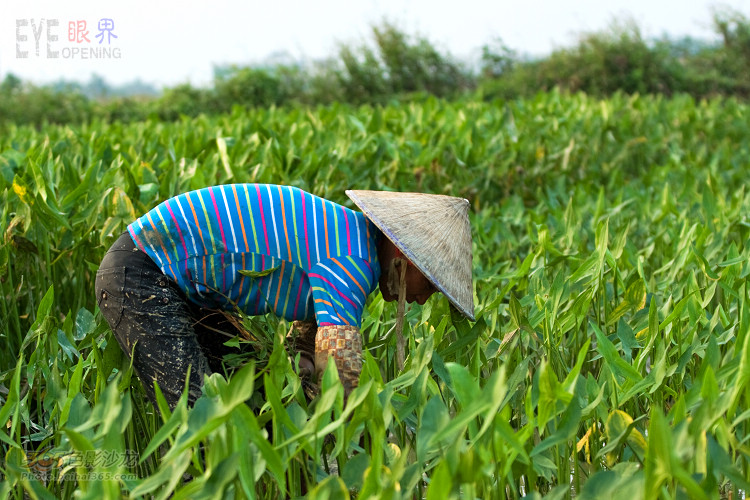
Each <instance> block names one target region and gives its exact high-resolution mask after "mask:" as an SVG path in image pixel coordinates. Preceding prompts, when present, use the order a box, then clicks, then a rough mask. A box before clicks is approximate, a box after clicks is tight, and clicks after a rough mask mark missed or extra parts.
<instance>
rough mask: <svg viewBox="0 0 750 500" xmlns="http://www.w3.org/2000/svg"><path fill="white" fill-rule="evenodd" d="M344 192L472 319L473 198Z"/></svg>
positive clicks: (380, 192) (436, 286)
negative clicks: (469, 214)
mask: <svg viewBox="0 0 750 500" xmlns="http://www.w3.org/2000/svg"><path fill="white" fill-rule="evenodd" d="M346 195H347V196H348V197H349V198H351V200H352V201H353V202H354V203H355V204H356V205H357V206H358V207H359V208H360V209H361V210H362V212H364V214H365V216H366V217H367V218H368V219H370V220H371V221H372V222H373V223H374V224H375V225H376V226H377V227H378V229H380V230H381V231H382V232H383V234H385V235H386V237H388V239H389V240H391V241H392V242H393V244H394V245H396V248H398V249H399V250H401V252H402V253H403V254H404V255H405V256H406V258H407V259H409V261H410V262H411V263H412V264H414V265H415V266H416V267H417V269H419V270H420V271H421V272H422V274H424V275H425V277H426V278H427V279H428V280H429V281H430V282H431V283H432V284H433V285H435V288H437V289H438V290H440V292H442V293H443V294H444V295H445V296H446V297H447V298H448V300H449V301H450V303H451V304H453V305H454V306H456V307H457V308H458V310H459V311H461V313H462V314H463V315H464V316H466V317H467V318H469V319H471V320H472V321H473V320H474V294H473V289H472V282H471V227H470V225H469V216H468V213H469V202H468V200H465V199H463V198H456V197H453V196H443V195H436V194H423V193H397V192H389V191H361V190H349V191H346Z"/></svg>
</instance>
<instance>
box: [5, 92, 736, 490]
mask: <svg viewBox="0 0 750 500" xmlns="http://www.w3.org/2000/svg"><path fill="white" fill-rule="evenodd" d="M748 114H749V110H748V107H747V105H746V104H744V103H741V102H738V101H736V100H734V99H713V100H701V101H696V100H694V99H693V98H691V97H689V96H685V95H680V96H675V97H672V98H667V97H644V96H637V95H636V96H626V95H624V94H616V95H614V96H612V97H611V98H607V99H598V98H594V97H589V96H586V95H585V94H582V93H576V94H567V93H562V92H559V91H552V92H545V93H539V94H537V95H535V96H533V97H529V98H525V99H518V100H512V101H503V100H493V101H483V100H480V99H475V98H464V99H458V100H450V101H449V100H442V99H437V98H434V97H428V98H424V99H422V100H419V101H416V102H394V103H391V104H388V105H385V106H381V105H376V106H370V105H365V106H360V107H354V106H351V105H344V104H332V105H329V106H325V107H322V106H321V107H317V108H309V107H283V108H276V107H270V108H268V109H263V108H257V109H250V110H247V109H242V108H239V107H236V108H234V109H233V111H232V112H231V113H229V114H224V115H217V116H213V117H208V116H199V117H195V118H188V117H182V118H180V119H179V120H176V121H173V122H165V121H160V120H158V119H156V118H153V119H149V120H145V121H141V122H133V123H122V122H112V123H109V122H105V121H98V120H94V121H92V122H89V123H85V124H82V125H69V126H56V125H45V126H43V127H41V128H40V129H35V128H31V127H27V126H17V125H10V126H9V127H8V130H7V132H6V133H5V134H3V135H2V136H0V230H1V231H2V243H1V245H0V277H2V278H0V288H1V291H0V313H1V314H2V316H1V317H2V323H1V324H0V334H2V336H3V347H4V348H3V349H2V350H1V351H0V402H1V403H2V404H1V405H0V422H2V424H3V425H2V426H1V427H0V442H2V451H3V457H4V458H3V461H2V464H1V468H0V472H1V473H2V483H0V493H1V494H2V495H3V496H10V497H12V498H23V497H24V495H29V496H31V497H35V498H55V497H58V498H59V497H63V498H69V497H72V496H73V495H74V492H77V493H76V494H77V495H79V496H82V497H86V498H88V497H98V498H102V497H105V498H109V497H118V496H120V495H125V496H131V497H135V498H140V497H150V496H156V497H159V498H166V497H172V498H188V497H189V498H194V497H199V496H200V497H215V498H224V497H227V498H235V497H247V498H256V497H259V498H278V497H286V496H289V497H296V496H299V495H304V494H307V495H308V496H310V497H313V498H318V497H320V498H323V497H325V498H329V497H336V498H339V497H347V496H350V495H351V496H356V497H358V498H368V497H375V498H415V497H426V498H475V497H479V498H505V497H510V498H519V497H523V496H528V497H530V498H536V497H539V496H541V495H546V496H549V498H569V497H571V496H573V495H574V494H575V496H576V498H602V496H604V495H608V496H610V497H612V498H623V497H627V498H630V499H632V498H647V499H651V498H685V497H689V498H722V497H728V495H730V494H731V495H732V498H739V497H740V495H742V494H744V492H746V491H747V489H748V484H750V483H749V482H750V466H749V464H748V460H749V459H750V449H748V446H747V439H748V435H749V434H748V418H749V417H750V404H749V403H750V335H748V332H749V331H750V311H749V310H748V292H749V290H748V287H747V279H748V275H750V264H749V263H748V252H749V251H750V248H749V247H748V237H750V223H749V221H748V216H747V214H748V208H749V207H748V205H749V204H750V201H749V200H748V197H747V193H746V185H747V180H748V173H747V172H748V167H749V166H750V165H749V164H750V151H749V149H750V146H749V145H748V144H749V143H748V141H747V138H748V136H749V134H750V130H749V127H750V125H748V124H749V123H750V119H749V117H748ZM226 182H270V183H286V184H293V185H296V186H299V187H302V188H304V189H307V190H309V191H311V192H313V193H316V194H318V195H321V196H324V197H327V198H329V199H332V200H334V201H337V202H339V203H347V200H346V198H345V196H344V190H345V189H347V188H350V187H356V188H360V189H367V188H372V189H398V190H411V191H423V192H431V193H445V194H451V195H457V196H464V197H466V198H468V199H469V200H470V202H471V206H472V214H471V223H472V228H473V238H474V276H475V292H476V305H477V307H476V313H477V321H476V322H475V323H469V322H467V321H466V320H462V319H460V318H458V317H456V316H455V315H454V314H453V313H452V312H451V310H450V309H449V308H448V305H447V302H446V301H445V299H444V298H442V297H434V298H431V299H430V300H429V301H428V303H427V304H426V305H425V306H424V307H414V308H412V309H411V310H410V311H409V312H408V316H407V317H408V321H407V333H408V338H409V345H408V359H407V363H406V367H405V369H404V370H403V371H401V372H399V371H398V370H397V369H396V368H395V366H394V361H393V358H394V350H395V339H393V338H392V335H389V334H388V332H389V329H390V327H391V326H392V325H393V318H394V316H395V315H394V312H395V311H394V309H395V308H394V306H393V305H391V304H385V303H384V302H383V301H382V299H381V297H380V296H379V295H377V294H376V295H375V296H373V297H371V298H370V300H369V301H368V305H367V310H366V312H365V320H364V323H363V333H364V336H365V344H366V348H367V349H366V355H365V367H364V370H363V374H362V378H361V382H360V388H359V389H358V390H357V391H356V392H355V393H354V394H353V395H352V397H351V398H350V399H349V401H348V404H346V405H345V404H344V401H343V394H342V391H341V388H340V387H339V385H338V384H337V380H336V374H335V370H331V369H329V370H328V371H327V372H326V375H325V378H324V381H323V391H322V394H321V395H320V397H319V398H317V399H316V400H315V401H314V402H312V403H310V402H308V401H307V400H306V398H305V397H304V394H303V390H302V386H301V383H300V380H299V379H298V378H297V376H296V375H295V372H294V370H293V367H292V364H291V362H290V361H289V360H288V359H287V357H286V354H285V352H284V350H283V346H282V342H281V339H282V336H283V334H284V333H285V332H286V329H287V325H285V324H284V323H282V322H279V321H277V320H275V319H274V318H272V317H267V318H265V317H263V318H247V319H246V321H247V325H248V328H250V329H251V330H253V331H254V332H255V333H256V337H257V341H256V342H255V343H254V344H252V345H250V346H248V345H244V344H242V343H240V342H239V341H238V340H235V341H234V344H236V345H238V353H237V355H236V356H235V357H234V358H232V359H227V360H226V361H227V377H229V375H230V374H231V373H232V372H234V373H233V375H232V376H231V377H229V378H228V379H227V378H225V376H223V375H221V374H215V375H213V376H212V377H211V378H210V379H208V380H207V381H206V384H205V389H204V392H205V395H204V396H203V397H202V398H201V399H200V400H199V401H198V403H197V404H196V405H195V407H194V408H192V409H188V408H187V407H186V406H185V404H184V402H183V404H180V405H179V406H178V407H177V409H175V411H174V412H169V411H168V410H167V409H166V408H163V414H162V416H161V417H160V416H159V415H158V413H156V412H155V410H154V408H152V407H151V406H150V404H148V403H147V402H146V400H145V398H144V396H143V390H142V388H141V387H140V385H139V382H138V381H137V379H136V378H134V377H132V371H131V370H130V368H129V366H128V364H127V362H126V361H125V360H124V359H123V357H122V355H121V354H120V351H119V347H118V346H117V344H116V343H115V342H114V341H113V340H112V338H111V334H110V332H109V329H108V327H107V325H106V323H105V322H104V321H103V320H102V319H101V317H100V315H99V313H98V311H97V310H96V307H95V303H94V297H93V276H94V273H95V271H96V269H97V267H98V263H99V260H100V259H101V257H102V256H103V254H104V252H105V251H106V248H107V247H108V245H109V244H110V243H111V242H112V241H113V240H114V238H115V237H116V236H117V235H119V233H120V231H122V230H123V229H124V227H125V225H126V224H127V223H129V222H130V221H131V220H133V219H134V218H135V217H136V216H137V215H138V214H140V213H142V212H144V211H145V210H148V209H149V208H151V207H153V206H154V205H155V204H156V203H158V202H159V201H161V200H163V199H166V198H167V197H169V196H172V195H174V194H177V193H180V192H183V191H186V190H189V189H193V188H198V187H203V186H206V185H210V184H215V183H226ZM248 347H249V349H248ZM243 353H244V354H243ZM236 365H240V366H243V367H242V368H238V369H237V370H234V369H233V368H232V367H233V366H236ZM329 368H330V367H329ZM260 387H262V388H263V391H264V392H263V393H261V392H259V388H260ZM96 450H98V452H99V453H102V451H107V452H113V451H114V452H118V453H124V452H126V451H128V450H130V451H134V452H135V453H137V456H138V457H140V459H141V460H140V461H139V462H138V463H137V464H125V463H123V462H122V461H120V462H117V461H115V462H114V463H106V462H105V461H102V460H97V459H96V457H98V456H100V455H96V453H94V454H93V455H92V457H93V458H91V460H82V459H81V457H86V456H87V455H86V452H87V451H88V452H94V451H96ZM34 452H40V453H42V455H40V456H41V457H42V458H44V457H47V458H49V457H52V458H53V459H52V460H51V462H44V461H43V460H41V461H40V460H39V456H36V457H35V456H34ZM44 453H46V455H44ZM45 464H46V465H45ZM42 466H44V467H42ZM40 467H42V469H44V470H47V472H49V473H50V474H51V475H50V476H49V477H48V478H46V479H45V478H44V477H41V476H39V474H38V473H39V471H40ZM336 471H338V473H337V472H336ZM32 472H37V475H36V476H34V475H33V474H32ZM66 473H67V474H69V475H70V474H77V476H76V477H78V480H77V481H76V480H73V479H71V478H70V477H69V476H68V478H67V479H61V478H62V476H64V475H65V474H66ZM117 474H125V476H116V475H117Z"/></svg>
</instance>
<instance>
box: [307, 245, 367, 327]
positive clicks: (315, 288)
mask: <svg viewBox="0 0 750 500" xmlns="http://www.w3.org/2000/svg"><path fill="white" fill-rule="evenodd" d="M308 279H309V280H310V288H311V290H312V296H313V305H314V308H315V318H316V320H317V322H318V325H320V326H326V325H353V326H357V327H359V326H360V325H361V323H362V312H363V310H364V306H365V301H366V300H367V296H368V295H369V294H370V292H372V290H373V289H374V287H375V276H374V273H373V270H372V268H371V266H370V264H369V263H368V262H367V261H365V260H363V259H360V258H358V257H353V256H341V257H337V258H333V259H326V260H323V261H321V262H319V263H317V264H315V265H314V266H313V267H312V269H311V270H310V272H309V273H308Z"/></svg>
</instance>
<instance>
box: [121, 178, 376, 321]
mask: <svg viewBox="0 0 750 500" xmlns="http://www.w3.org/2000/svg"><path fill="white" fill-rule="evenodd" d="M128 231H129V232H130V236H131V237H132V238H133V241H134V242H135V244H136V245H137V246H138V248H139V249H140V250H142V251H144V252H146V254H148V255H149V256H150V257H151V259H152V260H153V261H154V262H155V263H156V264H157V265H158V266H159V268H160V269H161V270H162V272H163V273H164V274H165V275H166V276H168V277H169V278H171V279H172V280H174V281H175V282H176V283H177V284H178V285H179V287H180V288H181V289H182V290H183V291H184V292H185V294H186V295H187V297H188V298H189V299H190V300H192V301H194V302H196V303H198V304H200V305H202V306H205V307H212V308H224V309H234V308H235V307H237V308H239V309H240V310H241V311H243V312H244V313H246V314H250V315H257V314H265V313H267V312H273V313H275V314H276V315H278V316H281V317H284V318H286V319H288V320H295V319H312V318H313V317H314V318H315V319H316V321H317V322H318V325H320V326H324V325H355V326H360V324H361V320H362V311H363V308H364V304H365V301H366V299H367V296H368V295H369V294H370V293H371V292H372V291H373V290H374V289H375V287H376V286H377V282H378V278H379V276H380V264H379V262H378V258H377V250H376V244H377V239H378V238H380V237H381V236H382V234H381V233H380V231H379V230H378V229H377V228H376V227H375V226H374V225H373V224H372V223H371V222H370V221H368V220H367V219H366V218H365V216H364V215H363V214H362V213H360V212H355V211H353V210H350V209H348V208H346V207H343V206H341V205H338V204H336V203H333V202H330V201H328V200H324V199H322V198H319V197H317V196H314V195H311V194H309V193H306V192H304V191H302V190H301V189H298V188H294V187H289V186H275V185H269V184H229V185H222V186H214V187H208V188H204V189H199V190H197V191H191V192H189V193H184V194H181V195H179V196H176V197H174V198H171V199H169V200H167V201H165V202H163V203H161V204H160V205H158V206H157V207H156V208H154V209H153V210H151V211H149V212H148V213H146V214H145V215H143V216H142V217H140V218H139V219H137V220H136V221H135V222H133V223H132V224H130V225H129V226H128Z"/></svg>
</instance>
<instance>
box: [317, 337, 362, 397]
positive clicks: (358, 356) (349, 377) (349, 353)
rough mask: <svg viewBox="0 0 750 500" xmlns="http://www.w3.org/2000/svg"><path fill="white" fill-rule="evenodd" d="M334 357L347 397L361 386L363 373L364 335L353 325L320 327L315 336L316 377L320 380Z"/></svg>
mask: <svg viewBox="0 0 750 500" xmlns="http://www.w3.org/2000/svg"><path fill="white" fill-rule="evenodd" d="M329 357H332V358H333V360H334V362H335V363H336V369H337V370H338V372H339V379H340V380H341V383H342V385H343V386H344V394H345V396H347V397H348V396H349V393H350V392H351V391H352V390H353V389H354V388H355V387H357V385H358V384H359V374H360V372H361V371H362V335H361V334H360V332H359V328H357V327H356V326H351V325H329V326H321V327H318V331H317V334H316V335H315V375H316V379H317V380H319V379H320V376H321V375H322V373H323V371H324V370H325V368H326V366H327V365H328V358H329Z"/></svg>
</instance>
